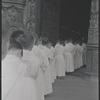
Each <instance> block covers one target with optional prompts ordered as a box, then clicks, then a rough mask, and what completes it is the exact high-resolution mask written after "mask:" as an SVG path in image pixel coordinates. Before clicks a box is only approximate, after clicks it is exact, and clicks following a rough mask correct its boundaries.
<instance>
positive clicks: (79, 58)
mask: <svg viewBox="0 0 100 100" xmlns="http://www.w3.org/2000/svg"><path fill="white" fill-rule="evenodd" d="M76 47H77V59H76V63H77V68H80V67H81V66H82V65H83V60H82V54H83V48H82V47H81V46H80V45H79V44H77V45H76Z"/></svg>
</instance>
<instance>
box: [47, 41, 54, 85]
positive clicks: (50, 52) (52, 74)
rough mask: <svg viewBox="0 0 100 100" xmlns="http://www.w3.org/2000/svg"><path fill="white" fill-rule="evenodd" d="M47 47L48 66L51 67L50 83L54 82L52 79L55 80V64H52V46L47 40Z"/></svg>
mask: <svg viewBox="0 0 100 100" xmlns="http://www.w3.org/2000/svg"><path fill="white" fill-rule="evenodd" d="M46 46H47V48H48V51H49V52H48V55H49V58H50V63H49V65H50V68H51V80H52V83H54V80H55V66H54V55H53V47H52V44H51V43H50V42H49V43H47V45H46Z"/></svg>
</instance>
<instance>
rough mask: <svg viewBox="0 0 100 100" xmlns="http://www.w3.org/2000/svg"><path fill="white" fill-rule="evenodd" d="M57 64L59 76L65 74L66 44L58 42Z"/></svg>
mask: <svg viewBox="0 0 100 100" xmlns="http://www.w3.org/2000/svg"><path fill="white" fill-rule="evenodd" d="M55 65H56V71H57V77H58V78H60V77H63V76H65V59H64V46H63V45H61V44H60V42H58V43H57V44H56V46H55Z"/></svg>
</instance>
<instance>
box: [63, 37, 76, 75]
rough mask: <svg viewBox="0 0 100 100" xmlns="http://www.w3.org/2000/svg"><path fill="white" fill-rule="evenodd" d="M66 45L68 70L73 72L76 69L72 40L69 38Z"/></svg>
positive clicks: (65, 53)
mask: <svg viewBox="0 0 100 100" xmlns="http://www.w3.org/2000/svg"><path fill="white" fill-rule="evenodd" d="M67 42H68V43H66V45H65V50H64V55H65V62H66V72H67V73H68V74H69V73H72V72H73V71H74V56H73V51H74V46H73V44H72V40H71V39H69V40H68V41H67Z"/></svg>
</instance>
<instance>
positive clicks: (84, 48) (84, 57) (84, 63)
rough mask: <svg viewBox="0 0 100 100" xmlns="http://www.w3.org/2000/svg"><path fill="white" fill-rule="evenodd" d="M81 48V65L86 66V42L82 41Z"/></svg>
mask: <svg viewBox="0 0 100 100" xmlns="http://www.w3.org/2000/svg"><path fill="white" fill-rule="evenodd" d="M82 48H83V65H84V66H86V51H87V47H86V43H85V42H83V43H82Z"/></svg>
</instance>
